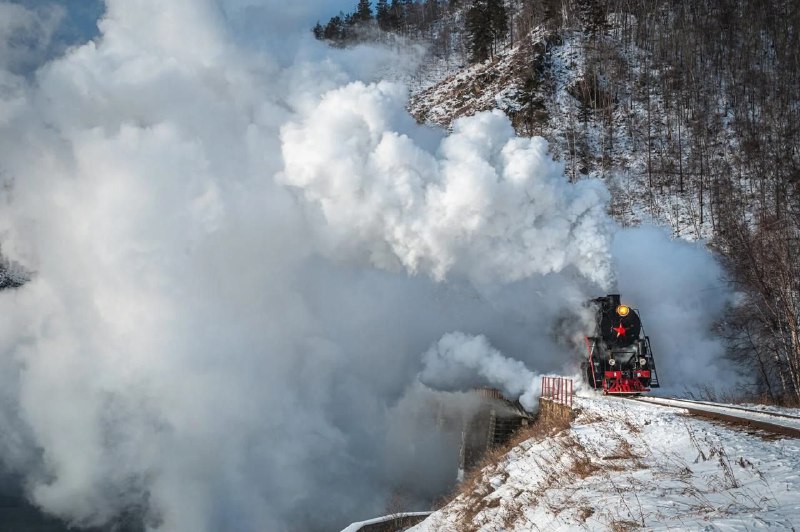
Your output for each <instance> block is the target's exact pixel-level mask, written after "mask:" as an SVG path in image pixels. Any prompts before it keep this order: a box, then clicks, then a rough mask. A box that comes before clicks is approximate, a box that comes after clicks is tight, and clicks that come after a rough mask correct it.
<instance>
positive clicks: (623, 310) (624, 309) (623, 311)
mask: <svg viewBox="0 0 800 532" xmlns="http://www.w3.org/2000/svg"><path fill="white" fill-rule="evenodd" d="M630 311H631V308H630V307H629V306H627V305H620V306H618V307H617V314H619V315H620V316H622V317H623V318H624V317H625V316H627V315H628V314H629V313H630Z"/></svg>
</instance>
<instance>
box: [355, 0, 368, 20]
mask: <svg viewBox="0 0 800 532" xmlns="http://www.w3.org/2000/svg"><path fill="white" fill-rule="evenodd" d="M370 20H372V7H371V6H370V1H369V0H358V5H357V6H356V12H355V13H353V23H354V24H360V23H365V22H369V21H370Z"/></svg>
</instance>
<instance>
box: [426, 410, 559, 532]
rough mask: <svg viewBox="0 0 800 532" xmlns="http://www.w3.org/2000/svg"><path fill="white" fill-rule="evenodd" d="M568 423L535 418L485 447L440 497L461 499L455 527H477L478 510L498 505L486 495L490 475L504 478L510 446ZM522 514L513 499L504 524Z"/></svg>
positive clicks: (544, 435)
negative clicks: (502, 442)
mask: <svg viewBox="0 0 800 532" xmlns="http://www.w3.org/2000/svg"><path fill="white" fill-rule="evenodd" d="M569 426H570V424H569V421H566V420H560V419H552V418H551V419H547V420H544V419H537V420H536V422H534V423H533V424H532V425H528V426H527V427H522V428H520V429H519V430H518V431H517V432H516V433H515V434H514V436H513V437H512V438H511V439H510V440H509V442H508V443H506V444H505V445H502V446H498V447H495V448H492V449H490V450H489V451H487V452H486V454H484V456H483V458H482V459H481V461H480V463H479V464H478V465H477V466H475V468H473V469H471V470H470V471H468V472H467V473H466V475H465V476H464V480H463V481H462V482H461V483H460V484H459V485H458V486H456V489H455V491H454V492H453V493H452V494H451V495H450V497H449V498H448V499H447V500H445V501H442V502H443V503H444V504H441V506H444V505H446V504H448V503H449V502H451V501H453V500H456V499H460V500H461V503H462V507H463V510H462V511H461V512H460V513H459V515H458V520H457V523H456V525H457V529H458V530H459V531H464V532H472V531H474V530H477V529H479V528H480V525H479V524H476V523H475V518H476V517H477V516H478V514H479V513H481V512H482V511H483V510H485V509H487V508H496V507H498V506H499V504H500V501H499V499H498V498H490V497H488V495H490V494H491V493H492V492H494V490H495V489H494V487H493V486H492V485H491V483H490V479H492V478H495V477H497V476H500V478H501V480H502V481H505V479H506V478H508V473H506V471H505V470H504V466H505V463H504V462H505V460H504V459H505V457H506V455H507V454H508V452H509V451H510V450H512V449H513V448H515V447H517V446H518V445H520V444H521V443H523V442H526V441H528V440H534V441H541V440H543V439H545V438H547V437H549V436H553V435H555V434H557V433H559V432H561V431H563V430H565V429H567V428H569ZM441 506H440V507H441ZM522 516H523V507H522V505H521V504H519V503H514V505H510V506H506V507H505V509H504V516H503V521H504V523H505V526H510V524H512V523H513V522H515V520H516V519H519V518H522Z"/></svg>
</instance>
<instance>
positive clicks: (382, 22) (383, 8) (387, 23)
mask: <svg viewBox="0 0 800 532" xmlns="http://www.w3.org/2000/svg"><path fill="white" fill-rule="evenodd" d="M375 11H376V13H375V18H376V20H377V21H378V27H379V28H380V29H382V30H383V31H388V30H390V29H392V26H391V15H390V13H389V2H388V0H378V3H377V4H376V5H375Z"/></svg>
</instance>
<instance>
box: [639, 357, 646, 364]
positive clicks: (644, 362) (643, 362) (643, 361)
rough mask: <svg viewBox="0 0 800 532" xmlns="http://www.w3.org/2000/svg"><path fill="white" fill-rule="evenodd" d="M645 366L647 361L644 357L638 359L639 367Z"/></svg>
mask: <svg viewBox="0 0 800 532" xmlns="http://www.w3.org/2000/svg"><path fill="white" fill-rule="evenodd" d="M645 364H647V359H646V358H644V357H639V365H640V366H644V365H645Z"/></svg>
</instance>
